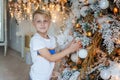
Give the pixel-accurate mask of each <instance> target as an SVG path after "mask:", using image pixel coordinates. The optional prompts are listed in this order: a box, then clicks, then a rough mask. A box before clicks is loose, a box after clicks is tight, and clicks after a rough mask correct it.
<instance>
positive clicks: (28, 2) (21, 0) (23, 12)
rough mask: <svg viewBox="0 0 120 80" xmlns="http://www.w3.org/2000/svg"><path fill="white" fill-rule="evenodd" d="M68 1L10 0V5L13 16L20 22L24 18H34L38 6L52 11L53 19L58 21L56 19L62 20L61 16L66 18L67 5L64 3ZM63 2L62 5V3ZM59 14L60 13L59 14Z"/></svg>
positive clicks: (63, 18)
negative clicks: (33, 14)
mask: <svg viewBox="0 0 120 80" xmlns="http://www.w3.org/2000/svg"><path fill="white" fill-rule="evenodd" d="M66 2H67V0H58V1H57V3H54V2H49V3H45V2H43V1H42V0H16V1H14V0H9V3H8V6H9V13H10V15H11V18H13V17H15V18H16V20H17V21H18V22H21V21H20V20H24V19H27V20H32V16H31V15H32V13H33V12H34V11H35V10H37V9H38V8H39V9H44V10H49V11H50V13H52V14H51V15H52V19H53V20H52V21H53V22H56V20H57V21H60V19H61V18H62V20H65V19H66V17H65V16H64V15H65V6H64V5H63V4H65V3H66ZM61 3H62V5H60V4H61ZM61 13H62V14H61ZM58 14H60V15H59V16H58ZM58 19H59V20H58Z"/></svg>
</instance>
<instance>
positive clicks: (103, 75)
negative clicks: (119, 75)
mask: <svg viewBox="0 0 120 80" xmlns="http://www.w3.org/2000/svg"><path fill="white" fill-rule="evenodd" d="M100 77H101V78H102V79H105V80H106V79H109V78H110V71H109V70H102V71H101V72H100Z"/></svg>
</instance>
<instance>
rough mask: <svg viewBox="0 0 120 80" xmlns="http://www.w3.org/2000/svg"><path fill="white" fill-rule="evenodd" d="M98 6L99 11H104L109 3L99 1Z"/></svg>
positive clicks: (102, 0) (106, 0) (103, 0)
mask: <svg viewBox="0 0 120 80" xmlns="http://www.w3.org/2000/svg"><path fill="white" fill-rule="evenodd" d="M99 6H100V8H101V9H106V8H108V7H109V1H108V0H100V1H99Z"/></svg>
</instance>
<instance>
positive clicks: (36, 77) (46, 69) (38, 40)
mask: <svg viewBox="0 0 120 80" xmlns="http://www.w3.org/2000/svg"><path fill="white" fill-rule="evenodd" d="M55 47H56V41H55V38H54V37H50V36H49V39H45V38H43V37H41V36H40V35H39V34H38V33H36V34H35V35H34V36H33V37H32V38H31V41H30V52H31V57H32V62H33V65H32V66H31V70H30V77H31V78H32V80H49V79H50V77H51V74H52V71H53V68H54V62H50V61H48V60H47V59H45V58H44V57H41V56H39V55H38V54H37V51H38V50H39V49H42V48H48V49H49V48H55ZM42 54H44V53H42Z"/></svg>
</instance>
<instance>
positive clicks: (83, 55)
mask: <svg viewBox="0 0 120 80" xmlns="http://www.w3.org/2000/svg"><path fill="white" fill-rule="evenodd" d="M87 54H88V52H87V50H86V49H80V50H79V51H78V56H79V57H80V58H86V57H87Z"/></svg>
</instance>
